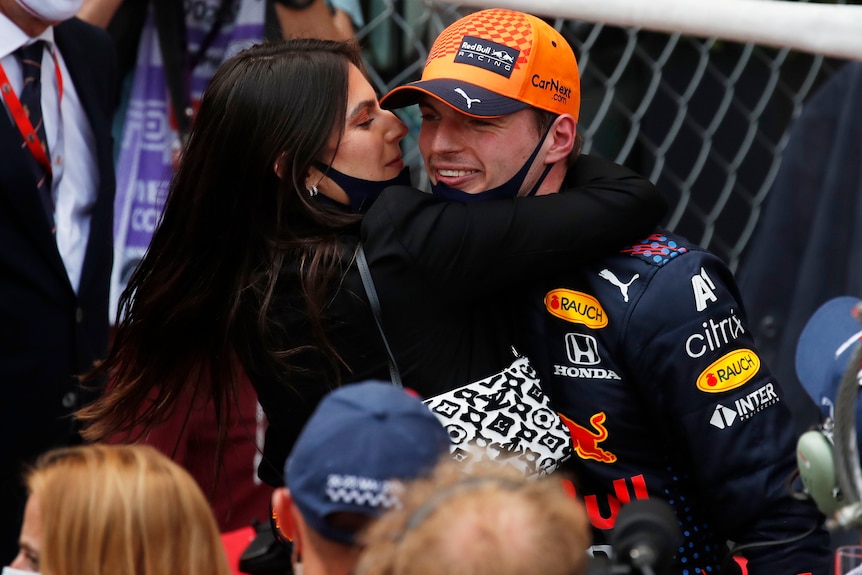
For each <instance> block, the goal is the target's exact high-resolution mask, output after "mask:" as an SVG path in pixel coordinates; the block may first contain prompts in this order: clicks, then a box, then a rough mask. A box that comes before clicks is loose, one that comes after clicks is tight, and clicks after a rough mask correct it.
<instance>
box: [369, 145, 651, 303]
mask: <svg viewBox="0 0 862 575" xmlns="http://www.w3.org/2000/svg"><path fill="white" fill-rule="evenodd" d="M666 208H667V206H666V203H665V201H664V199H663V198H662V196H661V195H660V194H659V192H658V190H657V189H656V188H655V186H653V185H652V184H651V183H650V182H649V181H648V180H646V179H645V178H643V177H641V176H639V175H637V174H635V173H634V172H632V171H630V170H628V169H627V168H625V167H623V166H619V165H617V164H614V163H613V162H610V161H607V160H603V159H600V158H597V157H591V156H582V157H581V158H580V159H579V160H578V162H577V163H576V164H575V166H574V167H573V168H571V169H570V170H569V173H568V175H567V177H566V180H565V184H564V190H562V191H561V192H560V193H556V194H549V195H544V196H539V197H530V198H516V199H513V200H490V201H487V202H475V203H470V204H462V203H457V202H443V201H441V200H439V199H437V198H435V197H433V196H430V195H428V194H424V193H422V192H419V191H418V190H413V189H412V188H403V187H402V188H392V189H389V190H387V191H385V192H384V193H383V194H382V195H381V197H380V198H379V199H378V201H377V202H376V203H375V205H374V206H373V207H372V208H371V210H370V211H369V212H368V214H367V215H366V217H365V220H364V221H363V224H362V238H363V242H364V243H365V245H366V251H367V253H368V256H369V261H370V263H371V265H372V267H373V266H374V261H375V260H376V259H378V258H380V257H397V258H407V259H409V265H410V266H413V267H414V268H415V269H417V270H419V271H420V273H423V274H425V275H426V276H427V280H428V281H429V282H431V283H432V284H438V285H439V286H440V287H441V288H443V287H445V288H446V289H447V291H448V290H451V289H453V288H454V289H458V290H466V291H467V292H477V291H481V290H485V289H493V288H499V287H501V285H505V284H509V283H512V282H514V281H517V280H522V279H524V278H527V277H530V276H531V275H536V274H547V273H551V272H553V271H554V270H555V269H557V268H558V267H559V266H560V265H561V264H562V263H563V262H565V263H566V264H567V265H570V264H571V262H572V261H573V260H575V261H589V260H593V259H597V258H599V257H602V256H604V255H607V254H608V253H611V252H613V251H616V250H618V249H620V248H621V247H623V246H624V245H626V244H627V243H632V242H634V241H636V240H638V239H639V238H641V237H642V236H644V235H646V234H647V233H648V232H650V231H651V230H652V229H653V228H654V227H655V226H656V225H657V224H658V223H659V221H660V220H661V218H662V217H663V216H664V214H665V211H666ZM464 295H465V292H464V291H462V292H461V296H462V297H463V296H464Z"/></svg>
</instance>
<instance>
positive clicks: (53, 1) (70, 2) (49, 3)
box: [15, 0, 84, 22]
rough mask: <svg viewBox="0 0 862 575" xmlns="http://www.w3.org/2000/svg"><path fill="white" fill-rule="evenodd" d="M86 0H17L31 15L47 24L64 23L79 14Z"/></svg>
mask: <svg viewBox="0 0 862 575" xmlns="http://www.w3.org/2000/svg"><path fill="white" fill-rule="evenodd" d="M83 2H84V0H15V3H16V4H18V5H19V6H20V7H21V8H23V9H24V10H26V11H27V12H28V13H29V14H30V15H32V16H35V17H37V18H40V19H42V20H45V21H46V22H62V21H63V20H68V19H69V18H71V17H72V16H74V15H75V14H77V13H78V10H80V9H81V4H83Z"/></svg>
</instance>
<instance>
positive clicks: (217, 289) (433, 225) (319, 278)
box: [79, 40, 664, 486]
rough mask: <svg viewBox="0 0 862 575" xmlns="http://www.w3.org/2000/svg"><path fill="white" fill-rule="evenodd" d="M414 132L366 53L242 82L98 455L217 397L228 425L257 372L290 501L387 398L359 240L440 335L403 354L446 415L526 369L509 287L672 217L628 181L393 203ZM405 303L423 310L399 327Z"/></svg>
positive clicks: (400, 194)
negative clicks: (301, 459) (525, 194)
mask: <svg viewBox="0 0 862 575" xmlns="http://www.w3.org/2000/svg"><path fill="white" fill-rule="evenodd" d="M405 133H406V129H405V127H404V125H403V124H402V123H401V122H400V121H399V120H398V119H397V118H396V117H395V116H394V115H393V114H392V113H391V112H388V111H383V110H381V109H380V107H379V105H378V102H377V99H376V96H375V93H374V90H373V88H372V87H371V85H370V84H369V83H368V81H367V80H366V79H365V77H364V76H363V74H362V67H361V59H360V56H359V54H358V52H357V50H356V48H355V47H353V46H352V45H350V44H344V43H337V42H327V41H320V40H295V41H290V42H287V43H284V44H278V45H263V46H257V47H254V48H251V49H249V50H246V51H244V52H241V53H240V54H238V55H237V56H235V57H234V58H232V59H231V60H230V61H228V62H227V63H225V64H224V65H223V66H222V67H221V69H220V70H219V71H218V72H217V74H216V75H215V76H214V78H213V80H212V82H211V83H210V85H209V88H208V89H207V92H206V94H205V95H204V98H203V100H202V102H201V107H200V110H199V112H198V116H197V119H196V122H195V126H194V129H193V130H192V133H191V137H190V140H189V143H188V145H187V148H186V149H185V151H184V156H183V161H182V163H181V165H180V167H179V169H178V172H177V174H176V176H175V178H174V179H173V181H172V183H171V189H170V193H169V196H168V200H167V203H166V207H165V211H164V214H163V218H162V221H161V223H160V225H159V228H158V230H157V231H156V234H155V236H154V238H153V241H152V243H151V245H150V248H149V251H148V252H147V255H146V256H145V258H144V259H143V261H142V262H141V264H140V266H139V267H138V269H137V270H136V272H135V274H134V275H133V276H132V278H131V280H130V283H129V286H128V288H127V290H126V292H125V293H124V294H123V296H122V298H121V317H120V318H118V326H117V332H116V337H115V340H114V344H113V346H112V349H111V351H110V353H109V356H108V357H107V359H106V361H105V362H104V363H103V364H102V365H101V367H100V368H99V369H100V371H101V372H107V373H108V374H109V375H110V376H111V379H112V380H113V381H114V382H115V383H114V385H113V387H112V389H111V390H110V391H109V392H108V393H107V394H106V395H104V396H103V397H102V399H101V400H99V401H98V402H97V403H95V404H93V405H91V406H90V407H88V408H85V409H84V410H83V411H81V412H80V414H79V415H80V417H81V419H82V420H83V421H84V423H85V424H86V425H87V426H88V428H87V430H86V435H87V437H88V438H89V439H101V438H103V437H106V436H108V435H110V434H112V433H115V432H117V431H128V430H131V429H133V428H134V427H135V426H136V425H141V426H143V427H144V428H146V427H147V426H150V425H152V424H153V423H157V422H159V421H163V420H164V419H166V418H167V417H169V416H170V415H171V414H172V412H173V410H174V409H176V405H177V397H178V396H179V395H180V394H181V393H183V392H184V390H185V392H188V390H193V391H192V392H193V393H194V394H196V395H200V397H204V398H207V397H213V398H214V399H215V405H216V410H217V413H218V414H219V421H220V422H223V421H224V410H225V409H227V408H228V406H229V405H230V402H231V395H232V393H233V389H234V382H235V381H237V379H238V374H239V373H240V372H241V371H242V370H245V372H246V373H247V374H248V377H249V378H250V380H251V381H252V383H253V384H254V387H255V389H256V391H257V393H258V397H259V401H260V403H261V405H262V406H263V409H264V411H265V412H266V415H267V417H268V421H269V428H268V430H267V436H266V443H265V449H264V463H263V464H262V465H261V467H260V469H259V474H260V475H261V477H262V478H264V480H265V481H267V482H268V483H270V484H272V485H276V486H278V485H280V484H281V482H282V479H281V476H282V467H283V463H284V460H285V458H286V456H287V453H288V452H289V450H290V446H291V445H292V443H293V441H294V439H295V438H296V436H297V435H298V433H299V430H300V429H301V427H302V424H303V423H304V422H305V420H306V419H307V417H308V415H309V414H310V413H311V411H312V409H313V408H314V406H315V405H316V404H317V402H318V401H319V400H320V398H321V397H322V396H323V395H325V394H326V392H327V391H328V390H330V389H332V388H333V387H335V386H338V385H340V384H342V383H346V382H351V381H361V380H365V379H388V373H389V372H388V369H387V356H386V353H385V350H384V346H383V343H382V341H381V337H380V335H379V333H378V331H377V328H376V327H375V323H374V320H373V317H372V313H371V310H370V307H369V304H368V299H367V297H366V295H365V292H364V290H363V285H362V281H361V278H360V275H359V272H358V270H357V266H356V264H355V260H354V257H355V253H356V248H357V245H358V244H359V241H360V238H362V241H363V242H365V243H366V244H367V255H368V260H369V263H370V265H371V269H372V272H373V275H374V277H375V278H376V283H377V284H378V285H377V290H378V292H379V295H380V299H381V305H382V307H383V308H384V309H386V312H387V313H396V314H401V315H402V316H403V317H407V318H412V320H413V321H415V325H416V326H417V329H418V330H420V333H421V337H417V338H414V340H413V341H392V342H390V343H391V344H392V347H393V348H394V349H393V351H394V352H395V355H396V357H397V359H398V363H399V367H400V369H401V372H402V376H403V378H404V384H405V385H407V386H409V387H412V388H414V389H416V390H417V391H418V392H419V393H420V394H421V395H422V396H425V397H430V396H431V395H435V394H436V393H439V392H440V391H444V390H448V389H452V388H453V387H455V386H456V384H458V383H460V384H463V383H466V382H468V381H472V380H475V379H478V378H480V377H484V376H486V375H488V374H490V373H493V372H495V371H498V370H499V369H500V368H501V367H503V366H504V365H508V363H509V362H511V360H512V357H511V353H510V351H509V341H510V340H511V338H510V337H508V335H507V334H508V333H509V330H508V325H507V318H508V314H507V312H506V310H505V309H504V308H503V307H502V304H501V302H503V301H504V300H502V299H500V296H501V295H504V294H505V292H504V291H501V288H505V287H507V286H511V285H514V284H516V283H517V282H518V281H519V280H520V278H522V277H524V278H528V277H531V276H532V275H534V274H536V273H540V272H543V271H545V270H550V269H553V267H554V266H555V263H556V262H558V261H559V260H558V258H568V259H569V260H571V259H572V258H587V257H593V256H596V255H598V251H599V250H600V248H602V247H604V248H606V249H608V250H610V249H611V248H612V247H613V246H617V245H619V244H621V243H622V242H624V241H626V240H634V239H636V238H637V237H639V235H640V234H643V233H645V232H646V231H647V230H648V229H650V228H651V226H652V225H654V224H655V223H657V220H658V219H659V218H660V217H661V215H662V213H663V208H664V206H663V203H662V202H661V200H660V198H659V197H658V195H657V192H656V191H655V190H654V189H653V187H652V186H651V185H650V184H649V182H647V181H645V180H643V179H639V178H636V177H635V176H633V175H632V174H631V173H629V172H627V171H624V173H622V174H620V175H617V176H615V177H614V178H604V179H598V178H595V179H590V178H587V177H585V178H584V180H585V181H588V182H589V183H588V184H585V185H584V187H583V190H582V192H583V193H577V194H553V195H550V196H543V197H538V198H529V199H521V200H501V201H491V202H484V203H482V204H481V205H467V204H458V203H445V202H440V201H439V200H437V199H435V198H434V197H432V196H430V195H428V194H424V193H422V192H420V191H418V190H414V189H411V188H408V187H406V186H399V187H397V188H393V189H391V190H388V191H387V192H386V193H385V194H382V196H380V197H379V199H378V198H377V196H378V195H380V192H381V190H382V189H383V188H385V187H387V186H391V185H393V184H398V183H406V182H407V178H406V173H405V172H404V170H403V163H402V161H401V152H400V149H399V143H400V141H401V139H402V138H403V137H404V135H405ZM584 160H585V161H586V160H587V158H586V157H585V158H584ZM588 168H589V166H588V165H585V166H584V169H585V170H588ZM366 211H368V213H367V214H365V215H363V214H364V212H366ZM363 220H364V221H365V223H364V224H363ZM536 221H541V222H542V226H541V229H536V226H535V222H536ZM526 227H530V229H529V230H527V229H525V228H526ZM512 236H518V238H519V241H518V242H511V241H508V240H510V239H511V237H512ZM369 240H372V241H371V242H370V243H369ZM515 244H516V245H515ZM383 280H385V281H383ZM396 294H397V295H398V300H399V301H406V302H407V303H408V304H409V305H407V306H403V307H402V306H400V305H399V309H392V308H387V302H388V301H392V298H393V295H396ZM405 294H406V295H405ZM414 294H415V301H414V299H413V295H414ZM486 302H487V303H486ZM221 427H222V431H223V427H224V426H223V423H222V424H221Z"/></svg>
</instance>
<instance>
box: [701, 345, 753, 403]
mask: <svg viewBox="0 0 862 575" xmlns="http://www.w3.org/2000/svg"><path fill="white" fill-rule="evenodd" d="M759 370H760V358H759V357H757V354H756V353H754V352H753V351H751V350H750V349H737V350H736V351H732V352H730V353H728V354H726V355H725V356H724V357H722V358H721V359H719V360H718V361H716V362H714V363H713V364H712V365H710V366H709V367H707V368H706V369H705V370H703V373H701V374H700V376H699V377H698V378H697V388H698V389H699V390H701V391H705V392H707V393H721V392H723V391H729V390H731V389H736V388H737V387H740V386H742V385H743V384H745V382H747V381H748V380H749V379H751V378H752V377H754V376H755V375H757V372H758V371H759Z"/></svg>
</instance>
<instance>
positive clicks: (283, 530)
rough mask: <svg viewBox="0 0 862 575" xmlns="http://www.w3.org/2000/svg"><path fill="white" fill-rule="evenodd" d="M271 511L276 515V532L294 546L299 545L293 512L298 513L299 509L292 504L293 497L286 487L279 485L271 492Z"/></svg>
mask: <svg viewBox="0 0 862 575" xmlns="http://www.w3.org/2000/svg"><path fill="white" fill-rule="evenodd" d="M272 511H273V513H274V514H275V517H276V522H275V525H276V529H278V531H279V533H278V534H279V535H280V536H281V537H284V538H285V539H287V540H288V541H292V542H293V545H294V547H295V548H298V547H301V541H300V538H299V529H298V525H297V523H296V520H295V518H294V513H297V514H298V513H299V510H297V509H296V506H295V505H294V504H293V497H292V496H291V495H290V491H289V490H288V489H287V488H286V487H279V488H278V489H275V490H274V491H273V492H272ZM297 550H299V549H297Z"/></svg>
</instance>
